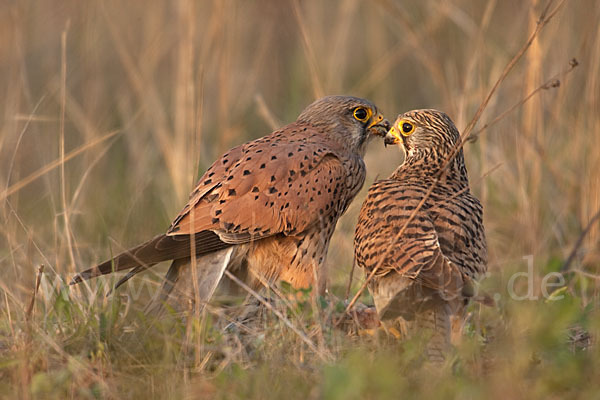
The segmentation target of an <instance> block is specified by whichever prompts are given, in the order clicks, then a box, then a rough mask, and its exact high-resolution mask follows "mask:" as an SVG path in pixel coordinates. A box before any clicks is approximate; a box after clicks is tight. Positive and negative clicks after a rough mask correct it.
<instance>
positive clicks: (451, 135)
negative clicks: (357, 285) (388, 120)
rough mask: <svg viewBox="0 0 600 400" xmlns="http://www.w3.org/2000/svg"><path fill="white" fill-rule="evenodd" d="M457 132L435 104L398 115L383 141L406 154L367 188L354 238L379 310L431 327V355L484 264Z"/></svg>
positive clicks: (437, 355) (439, 352)
mask: <svg viewBox="0 0 600 400" xmlns="http://www.w3.org/2000/svg"><path fill="white" fill-rule="evenodd" d="M459 140H460V134H459V132H458V130H457V129H456V127H455V126H454V123H453V122H452V121H451V120H450V118H449V117H448V116H447V115H446V114H444V113H442V112H440V111H436V110H415V111H410V112H407V113H404V114H402V115H400V116H399V117H398V119H397V120H396V122H395V123H394V125H393V126H392V129H390V131H389V132H388V134H387V136H386V143H402V145H403V147H404V150H405V152H406V158H405V160H404V162H403V163H402V165H400V166H399V167H398V168H397V169H396V171H394V173H393V174H392V175H391V176H390V177H389V178H388V179H384V180H380V181H378V182H375V183H374V184H373V185H372V186H371V188H370V189H369V192H368V195H367V198H366V200H365V202H364V204H363V206H362V209H361V211H360V216H359V221H358V225H357V227H356V233H355V240H354V243H355V256H356V261H357V263H358V265H359V266H360V267H361V268H362V269H363V270H364V271H365V273H366V275H367V276H369V275H370V274H374V275H373V278H372V279H371V281H370V282H369V285H368V287H369V291H370V292H371V294H372V296H373V299H374V301H375V306H376V308H377V312H378V314H379V316H380V318H381V319H382V320H388V319H394V318H396V317H402V318H404V319H405V320H408V321H411V320H416V325H418V326H420V327H422V328H425V329H431V330H432V335H433V336H432V338H431V340H430V342H429V344H428V355H429V357H430V359H432V360H442V359H443V354H444V350H445V348H446V347H447V346H448V345H449V337H450V328H449V326H450V324H449V319H450V316H451V315H453V314H454V315H458V314H460V313H461V311H462V310H463V308H464V306H465V305H466V304H467V303H468V301H469V298H470V297H471V296H472V295H473V290H474V288H473V282H474V281H477V280H479V279H480V278H481V277H482V276H483V274H484V273H485V271H486V268H487V251H486V241H485V233H484V227H483V210H482V206H481V203H480V202H479V200H478V199H477V198H476V197H475V196H473V195H472V194H471V192H470V189H469V181H468V176H467V170H466V167H465V162H464V156H463V152H462V149H461V150H460V151H458V152H456V153H455V156H454V157H453V158H452V159H451V160H450V157H451V156H452V155H453V154H454V152H453V150H454V147H455V146H456V145H457V143H458V142H459ZM432 185H434V186H433V187H432ZM429 191H430V193H429V197H427V198H426V200H425V202H424V203H423V204H422V207H421V208H420V209H419V210H418V211H417V212H416V215H415V216H414V218H413V219H412V220H410V221H409V217H410V216H411V214H412V213H413V212H414V211H415V209H416V208H417V207H418V205H419V203H420V202H421V201H422V199H423V198H424V197H426V194H427V193H428V192H429ZM407 222H408V224H407ZM404 225H406V227H405V228H404ZM402 229H404V231H403V232H401V230H402ZM400 233H401V234H400ZM399 234H400V235H399ZM395 239H398V240H397V242H394V240H395Z"/></svg>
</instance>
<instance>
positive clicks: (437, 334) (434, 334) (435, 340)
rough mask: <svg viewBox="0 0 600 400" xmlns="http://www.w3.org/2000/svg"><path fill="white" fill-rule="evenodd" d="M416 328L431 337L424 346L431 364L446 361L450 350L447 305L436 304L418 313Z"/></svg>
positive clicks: (448, 311)
mask: <svg viewBox="0 0 600 400" xmlns="http://www.w3.org/2000/svg"><path fill="white" fill-rule="evenodd" d="M416 324H417V328H418V329H419V330H425V331H427V332H428V333H429V334H430V335H431V336H430V338H429V341H428V342H427V345H426V348H425V349H426V350H425V351H426V354H427V358H428V359H429V361H431V362H436V363H441V362H444V360H445V359H446V353H447V352H448V350H449V348H450V310H449V306H448V305H447V304H437V305H434V306H433V307H431V308H428V309H427V310H423V311H422V312H420V313H418V315H417V318H416Z"/></svg>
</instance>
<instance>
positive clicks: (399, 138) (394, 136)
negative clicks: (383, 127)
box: [383, 120, 404, 146]
mask: <svg viewBox="0 0 600 400" xmlns="http://www.w3.org/2000/svg"><path fill="white" fill-rule="evenodd" d="M399 121H400V120H397V121H396V122H394V125H392V127H391V128H390V129H389V130H388V131H387V133H386V135H385V136H384V139H383V143H384V144H385V145H386V146H387V145H388V144H400V143H402V144H404V135H402V134H401V133H400V127H399V123H400V122H399Z"/></svg>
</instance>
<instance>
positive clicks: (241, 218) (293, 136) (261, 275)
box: [71, 96, 389, 302]
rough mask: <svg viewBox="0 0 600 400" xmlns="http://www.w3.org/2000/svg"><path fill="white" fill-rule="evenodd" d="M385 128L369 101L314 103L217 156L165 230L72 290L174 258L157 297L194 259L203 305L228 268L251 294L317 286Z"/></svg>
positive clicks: (165, 292)
mask: <svg viewBox="0 0 600 400" xmlns="http://www.w3.org/2000/svg"><path fill="white" fill-rule="evenodd" d="M387 129H389V123H388V122H387V121H386V120H385V119H384V118H383V116H382V115H381V114H380V113H379V112H378V110H377V108H376V107H375V105H374V104H373V103H371V102H370V101H367V100H364V99H360V98H356V97H348V96H329V97H324V98H322V99H320V100H317V101H315V102H314V103H312V104H311V105H309V106H308V107H307V108H306V109H305V110H304V111H303V112H302V113H301V114H300V116H299V117H298V119H297V120H296V122H293V123H291V124H289V125H286V126H284V127H283V128H281V129H279V130H277V131H275V132H273V133H271V134H269V135H267V136H264V137H262V138H259V139H256V140H254V141H251V142H248V143H246V144H242V145H240V146H237V147H234V148H233V149H231V150H229V151H228V152H226V153H225V154H223V155H222V156H221V157H220V158H219V159H218V160H217V161H216V162H215V163H214V164H213V165H212V166H211V167H210V168H209V169H208V170H207V171H206V172H205V173H204V175H203V176H202V177H201V178H200V180H199V182H198V184H197V186H196V188H195V189H194V191H193V192H192V194H191V195H190V200H189V202H188V203H187V205H186V206H185V207H184V208H183V210H182V211H181V212H180V214H179V215H178V216H177V217H176V218H175V220H174V221H173V223H172V224H171V226H170V228H169V229H168V230H167V232H166V233H164V234H161V235H158V236H156V237H154V238H153V239H150V240H149V241H147V242H145V243H142V244H140V245H138V246H135V247H133V248H131V249H129V250H127V251H125V252H123V253H121V254H119V255H117V256H116V257H114V258H113V259H110V260H108V261H105V262H103V263H101V264H99V265H97V266H95V267H93V268H91V269H88V270H86V271H84V272H81V273H79V274H78V275H76V276H75V277H74V278H73V280H72V281H71V284H75V283H78V282H81V281H83V280H86V279H90V278H92V277H96V276H99V275H104V274H109V273H111V272H115V271H122V270H130V271H129V273H128V274H126V275H125V276H124V277H123V278H122V279H121V280H120V281H119V282H118V283H117V285H116V287H118V286H120V285H121V284H123V283H124V282H125V281H127V280H128V279H130V278H131V277H132V276H134V275H135V274H137V273H139V272H141V271H143V270H145V269H148V268H150V267H152V266H154V265H155V264H157V263H159V262H162V261H168V260H172V264H171V267H170V268H169V270H168V272H167V275H166V277H165V281H164V284H163V289H162V292H161V295H160V296H159V300H165V299H166V298H167V297H168V294H169V293H170V292H171V290H172V289H173V286H174V285H175V283H176V282H177V280H178V279H179V278H180V276H182V274H183V273H188V272H189V271H187V270H186V268H187V267H188V266H189V265H190V262H191V256H195V257H196V264H197V268H198V269H197V271H198V275H199V279H198V281H199V290H200V293H199V294H198V295H199V299H200V300H201V301H202V302H207V301H208V300H209V299H210V298H211V297H212V295H213V293H214V291H215V289H216V288H217V286H218V284H219V282H220V281H221V278H222V277H223V274H224V271H225V270H226V269H227V270H229V271H230V273H232V274H234V275H236V276H237V277H239V278H241V279H242V280H243V281H244V282H245V283H246V284H248V285H249V286H250V287H252V288H255V289H256V288H259V287H260V286H261V281H263V282H270V283H273V282H276V281H279V280H283V281H287V282H288V283H290V284H291V285H292V286H293V287H295V288H307V287H309V286H311V285H315V284H317V285H316V286H318V285H322V284H323V282H324V279H323V275H324V271H323V266H324V262H325V257H326V254H327V249H328V246H329V240H330V238H331V235H332V234H333V231H334V228H335V225H336V223H337V220H338V218H339V217H340V216H341V215H342V214H343V213H344V211H345V210H346V208H347V207H348V205H349V204H350V202H351V201H352V199H353V198H354V196H355V195H356V194H357V193H358V191H359V190H360V189H361V187H362V185H363V182H364V179H365V164H364V162H363V158H362V157H363V155H364V152H365V148H366V144H367V142H368V141H369V139H370V138H371V137H372V135H373V134H375V135H378V136H384V135H385V132H386V130H387ZM194 252H195V254H194ZM317 276H318V277H319V279H318V281H317V279H316V278H317ZM190 278H191V275H188V279H190Z"/></svg>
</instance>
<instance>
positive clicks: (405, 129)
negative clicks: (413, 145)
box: [402, 122, 413, 133]
mask: <svg viewBox="0 0 600 400" xmlns="http://www.w3.org/2000/svg"><path fill="white" fill-rule="evenodd" d="M412 130H413V125H412V124H411V123H409V122H404V123H403V124H402V132H404V133H410V132H411V131H412Z"/></svg>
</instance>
